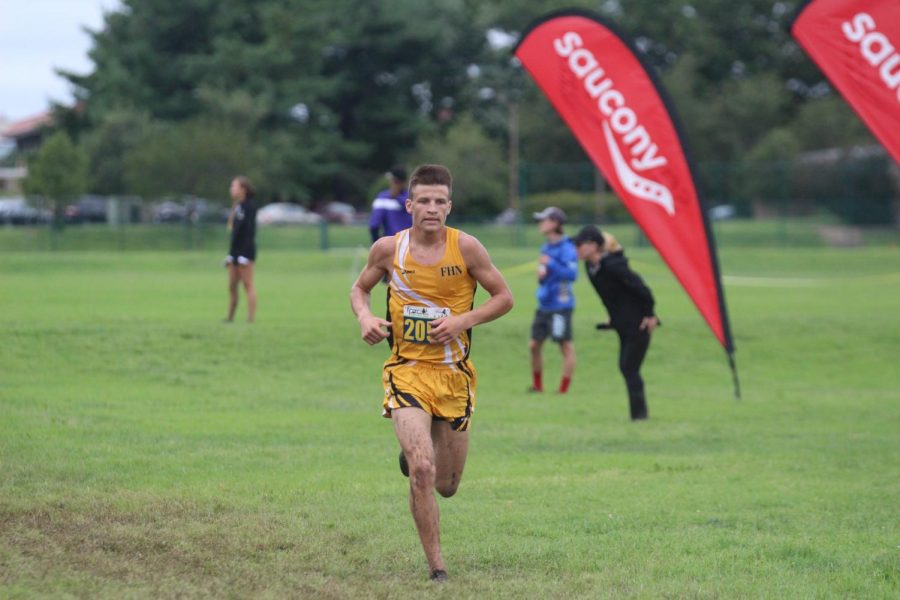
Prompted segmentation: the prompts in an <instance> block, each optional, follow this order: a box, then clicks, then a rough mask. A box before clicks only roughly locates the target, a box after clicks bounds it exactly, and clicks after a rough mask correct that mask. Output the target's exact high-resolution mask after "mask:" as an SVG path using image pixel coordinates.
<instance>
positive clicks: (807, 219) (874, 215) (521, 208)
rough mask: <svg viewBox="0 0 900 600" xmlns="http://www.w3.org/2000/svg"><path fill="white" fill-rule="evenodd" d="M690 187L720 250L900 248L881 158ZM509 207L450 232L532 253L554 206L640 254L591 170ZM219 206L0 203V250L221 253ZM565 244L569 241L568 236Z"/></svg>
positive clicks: (812, 158) (869, 154) (344, 241)
mask: <svg viewBox="0 0 900 600" xmlns="http://www.w3.org/2000/svg"><path fill="white" fill-rule="evenodd" d="M697 173H698V177H699V187H700V189H701V190H702V193H703V196H704V198H705V199H706V208H707V210H708V211H710V212H709V215H710V217H711V222H712V223H713V228H714V233H715V235H716V238H717V242H718V244H719V245H720V246H729V245H740V246H766V245H768V246H817V245H818V246H822V245H832V246H857V245H862V244H894V245H896V244H897V243H898V242H900V227H898V222H900V220H898V216H900V169H898V168H897V165H896V164H894V163H893V162H892V161H891V160H890V158H889V157H888V156H887V155H886V154H885V153H884V152H883V151H881V150H880V149H876V150H872V149H853V150H847V151H824V152H819V153H809V154H806V155H802V156H801V157H799V158H798V159H796V160H793V161H780V162H759V163H752V162H741V163H735V162H705V163H700V164H699V165H698V167H697ZM519 182H520V183H519V185H520V188H519V189H520V193H519V197H518V198H517V202H518V206H515V207H510V210H507V211H504V212H503V213H502V214H501V215H498V217H497V218H496V219H493V220H490V221H487V222H485V221H482V222H471V221H469V222H463V221H457V220H456V218H455V215H453V214H451V217H450V220H449V224H451V225H453V226H456V227H461V228H463V229H465V230H466V231H470V232H471V233H473V234H476V235H478V236H479V238H480V239H482V241H483V242H484V243H485V244H486V245H494V246H501V247H527V246H533V245H536V244H539V243H540V241H541V237H540V235H539V234H538V233H537V231H536V228H535V227H534V226H533V221H532V219H531V218H530V217H531V213H532V212H534V211H537V210H540V209H542V208H544V207H546V206H559V207H561V208H563V209H564V210H565V211H566V212H567V213H568V215H569V217H570V227H569V229H570V230H573V229H574V228H575V227H577V226H578V225H581V224H586V223H595V224H599V225H601V226H603V227H609V228H613V229H614V230H615V231H616V233H617V234H618V235H619V236H620V238H622V240H623V241H624V242H627V243H629V244H630V245H643V244H646V241H645V240H644V238H643V236H642V235H641V233H640V231H639V230H638V228H637V227H635V226H634V224H633V221H632V220H631V217H630V215H629V214H628V212H627V211H626V210H625V208H624V206H623V205H622V203H621V202H620V201H619V200H618V199H617V198H616V197H615V195H614V194H613V193H612V192H611V191H610V189H609V188H608V186H607V185H606V183H605V181H604V180H603V178H602V177H601V175H600V174H599V173H598V172H597V170H596V169H595V168H594V167H593V165H591V164H589V163H523V164H520V168H519ZM226 215H227V207H226V206H225V205H224V204H218V203H214V202H209V201H205V200H200V199H189V200H187V201H183V202H162V203H159V202H155V203H149V202H142V201H141V200H140V199H138V198H130V197H129V198H104V197H92V196H88V197H85V198H82V199H81V200H79V201H78V202H77V203H74V204H71V205H67V206H66V207H54V206H52V205H50V204H49V203H48V202H45V201H43V200H42V199H40V198H29V199H28V200H27V201H26V200H24V199H21V198H19V199H10V198H6V199H2V198H0V251H54V250H55V251H79V250H97V251H117V252H123V251H141V250H168V251H175V250H195V251H213V250H218V251H221V252H222V253H223V254H224V253H225V252H226V251H227V249H228V231H227V230H226V227H225V219H226ZM354 223H355V224H351V225H343V224H336V223H329V222H328V221H327V220H322V221H321V222H320V223H312V224H307V225H291V226H269V227H263V226H261V227H260V228H259V231H258V239H259V244H260V247H261V248H264V249H284V250H303V251H311V250H329V249H332V248H359V247H364V248H367V247H368V246H369V244H370V239H369V232H368V229H367V227H366V225H365V215H364V214H360V215H358V218H357V219H356V220H355V221H354ZM570 233H574V231H570Z"/></svg>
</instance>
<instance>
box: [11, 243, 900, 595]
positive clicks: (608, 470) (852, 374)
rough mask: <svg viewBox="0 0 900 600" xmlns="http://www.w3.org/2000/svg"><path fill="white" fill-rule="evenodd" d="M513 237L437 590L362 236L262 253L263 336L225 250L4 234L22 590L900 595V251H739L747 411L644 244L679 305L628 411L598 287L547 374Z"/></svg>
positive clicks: (737, 321)
mask: <svg viewBox="0 0 900 600" xmlns="http://www.w3.org/2000/svg"><path fill="white" fill-rule="evenodd" d="M624 237H625V236H624V235H623V238H624ZM489 249H490V250H491V252H492V254H493V256H494V258H495V261H496V262H497V264H498V266H499V267H500V268H501V270H503V272H504V273H505V274H506V275H507V277H508V279H509V281H510V283H511V285H512V287H513V291H514V293H515V296H516V299H517V305H516V307H515V308H514V309H513V312H512V313H510V314H509V315H508V316H506V317H504V318H502V319H501V320H498V321H496V322H493V323H491V324H488V325H485V326H482V327H480V328H479V329H477V330H476V331H475V335H474V350H473V358H474V362H475V364H476V365H477V367H478V369H479V380H480V381H479V385H480V388H479V401H478V407H477V411H476V414H475V418H474V421H473V429H472V447H471V453H470V458H469V463H468V466H467V469H466V474H465V477H464V478H463V483H462V486H461V488H460V491H459V493H458V494H457V495H456V496H455V497H454V498H452V499H446V500H445V499H441V500H440V506H441V510H442V527H443V531H442V534H443V535H442V539H443V544H444V554H445V558H446V560H447V563H448V567H449V570H450V573H451V582H450V583H449V584H448V585H447V586H445V587H443V588H440V589H435V588H434V586H431V585H429V584H428V582H427V581H426V568H425V563H424V558H423V556H422V551H421V548H420V546H419V542H418V539H417V537H416V534H415V529H414V527H413V524H412V520H411V518H410V516H409V512H408V508H407V504H406V484H407V482H406V480H405V479H403V477H402V476H401V475H400V474H399V473H398V470H397V467H396V454H397V444H396V441H395V440H394V436H393V433H392V430H391V428H390V425H389V423H388V422H387V421H386V420H384V419H382V418H381V417H380V401H381V396H382V391H381V388H380V378H379V372H380V365H381V363H382V361H383V360H384V358H386V352H385V348H384V347H379V348H370V347H368V346H367V345H365V344H364V343H363V342H362V341H360V340H359V331H358V327H357V325H356V323H355V320H354V319H353V317H352V316H351V314H350V310H349V307H348V300H347V293H348V290H349V286H350V283H351V281H352V279H353V276H354V274H355V273H354V271H355V270H356V269H358V268H359V267H360V266H361V264H362V260H363V256H362V255H361V254H360V253H359V252H357V251H352V250H341V251H333V252H328V253H321V252H306V253H304V252H296V251H290V250H272V249H267V248H266V247H265V246H263V251H262V252H261V254H260V262H259V265H258V268H257V282H258V289H259V297H260V308H259V313H258V323H256V324H255V325H252V326H250V325H247V324H246V323H244V322H243V317H244V311H243V309H244V306H243V305H242V306H241V307H239V311H238V315H239V321H238V322H237V323H235V324H232V325H224V324H222V323H220V319H221V317H222V316H223V311H224V308H225V300H226V297H225V296H226V294H225V273H224V271H223V270H222V269H221V268H220V267H218V264H219V259H220V258H221V257H220V254H221V252H220V251H218V250H210V251H204V252H193V253H190V252H174V251H173V252H165V251H156V252H130V253H116V252H90V251H84V252H78V253H49V252H48V253H6V254H5V255H4V259H3V261H2V262H0V282H2V285H0V307H2V308H3V310H2V311H0V349H2V350H0V597H4V598H33V597H85V598H87V597H90V598H123V597H138V598H145V597H152V598H175V597H178V598H184V597H241V598H247V597H253V598H284V597H309V598H419V597H423V596H427V597H432V596H433V597H446V598H450V597H453V598H598V597H612V598H660V597H669V598H684V597H693V598H746V597H756V598H812V597H814V598H820V597H834V598H847V597H850V598H896V597H898V595H900V576H898V573H900V519H898V517H900V510H898V506H900V436H898V432H900V378H898V375H897V367H896V364H897V357H898V351H900V314H898V311H897V308H898V304H897V298H898V295H900V250H898V249H897V248H896V247H880V248H865V249H856V250H849V251H840V250H833V249H826V248H810V249H792V250H779V249H765V248H760V249H747V248H726V249H724V250H723V251H722V256H721V258H722V265H723V271H724V273H725V275H726V288H727V297H728V302H729V305H730V309H731V316H732V322H733V328H734V331H735V338H736V344H737V348H738V353H737V360H738V365H739V369H740V375H741V383H742V387H743V392H744V398H743V400H742V401H740V402H737V401H735V400H734V399H733V397H732V387H731V378H730V374H729V371H728V368H727V364H726V361H725V359H724V354H723V352H722V350H721V348H719V347H718V345H717V344H716V342H715V341H714V338H713V337H712V335H711V334H710V333H709V330H708V329H707V328H706V326H705V324H704V323H703V322H702V321H701V319H700V317H699V316H698V313H697V312H696V310H695V309H694V308H693V307H692V305H690V303H689V301H688V300H687V298H686V296H685V294H684V293H683V292H682V291H681V289H680V288H679V287H678V286H677V284H676V283H675V281H674V279H673V278H672V277H671V275H669V274H668V272H667V271H666V269H665V267H664V266H663V265H662V263H661V261H660V260H659V259H658V257H657V256H656V254H655V253H654V252H652V251H651V250H648V249H645V248H632V249H631V252H630V254H631V256H632V257H633V262H634V264H635V265H636V266H637V269H638V270H639V271H640V272H641V273H642V274H643V275H644V276H645V279H647V280H648V282H649V283H650V284H651V286H652V287H653V289H654V292H655V293H656V296H657V298H658V310H659V314H660V315H661V317H662V319H663V320H664V322H665V325H664V327H663V328H662V329H660V330H659V331H658V333H657V334H656V336H655V338H654V341H653V344H652V346H651V349H650V354H649V356H648V359H647V362H646V365H645V369H644V375H645V378H646V380H647V382H648V383H647V386H648V399H649V404H650V410H651V420H650V421H648V422H646V423H639V424H632V423H630V422H629V421H628V418H627V401H626V398H625V392H624V385H623V383H622V380H621V377H620V375H619V374H618V372H617V371H616V367H615V362H616V359H615V352H616V343H615V341H614V337H613V336H611V335H609V334H608V333H603V332H596V331H594V330H593V329H592V325H593V324H594V323H595V322H597V321H598V320H600V319H601V318H603V316H604V315H603V312H602V310H601V308H600V304H599V301H598V300H597V299H596V297H595V296H594V295H593V293H592V292H591V291H590V290H589V286H588V284H587V282H586V281H585V280H584V279H583V278H582V279H581V280H580V281H579V282H578V284H577V287H576V292H577V294H578V299H579V303H580V304H579V308H578V310H577V311H576V315H575V331H576V347H577V351H578V359H579V367H578V370H577V372H576V375H575V379H574V383H573V386H572V390H571V393H570V394H569V395H568V396H557V395H554V394H552V393H548V394H544V395H528V394H524V393H523V390H524V388H525V387H526V386H527V385H528V383H529V374H528V370H529V369H528V365H527V361H528V357H527V347H526V346H527V339H528V331H529V324H530V321H531V317H532V311H533V308H534V300H533V292H534V281H533V272H534V267H533V262H534V259H535V249H534V248H529V249H509V248H501V247H499V246H498V247H495V246H492V245H490V244H489ZM376 302H377V303H378V305H379V306H380V305H381V302H382V301H381V300H380V299H379V300H377V301H376ZM547 351H548V352H547V353H546V362H547V373H546V376H545V377H546V379H547V380H549V382H551V383H553V382H554V381H555V379H556V377H557V376H558V373H559V357H558V353H557V352H555V349H554V348H552V347H548V348H547Z"/></svg>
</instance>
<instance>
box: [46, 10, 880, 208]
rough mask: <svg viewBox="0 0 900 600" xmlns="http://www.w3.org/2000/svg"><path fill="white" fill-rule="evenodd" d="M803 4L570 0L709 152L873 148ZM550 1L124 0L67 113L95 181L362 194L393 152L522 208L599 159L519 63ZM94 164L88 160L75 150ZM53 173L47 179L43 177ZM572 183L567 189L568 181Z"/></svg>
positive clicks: (707, 157)
mask: <svg viewBox="0 0 900 600" xmlns="http://www.w3.org/2000/svg"><path fill="white" fill-rule="evenodd" d="M799 4H800V2H796V1H795V2H772V1H771V0H745V1H743V2H739V3H735V2H731V1H729V0H688V1H682V0H630V1H625V0H604V1H593V2H586V1H580V2H579V1H577V0H573V1H569V2H566V3H565V5H566V6H572V7H577V8H583V9H589V10H592V11H595V12H597V13H598V14H600V15H603V16H605V17H606V18H608V19H611V20H613V21H614V22H615V23H616V24H617V25H618V26H619V28H620V29H621V30H623V31H624V32H626V33H628V34H630V35H631V36H632V37H633V38H634V39H635V42H636V45H637V47H638V49H639V50H640V51H641V52H642V53H643V55H644V57H645V58H646V59H647V60H648V61H649V62H650V64H651V65H652V66H653V68H655V69H656V71H657V73H658V74H659V75H660V76H661V79H662V81H663V84H664V85H665V86H666V88H667V91H668V93H669V95H670V97H671V98H672V100H673V103H674V104H675V106H676V109H677V111H678V112H679V114H680V116H681V121H682V122H683V124H684V128H685V131H686V135H687V138H688V140H687V141H688V144H689V147H690V148H691V150H692V153H693V155H694V157H695V158H696V159H698V160H699V161H701V162H702V161H726V162H727V161H773V160H783V159H789V158H792V157H794V156H796V155H797V154H798V153H800V152H803V151H806V150H812V149H818V148H829V147H839V146H848V145H853V144H870V143H874V141H873V139H872V138H871V136H870V134H869V133H868V132H867V130H866V129H865V127H864V126H863V125H862V123H861V122H860V121H859V119H857V118H856V116H855V115H854V114H853V113H852V111H851V110H850V109H849V108H848V107H847V106H846V104H845V103H844V102H843V100H842V99H840V98H839V97H838V96H837V95H836V94H835V93H833V92H832V90H831V88H830V87H829V86H828V84H827V83H826V82H825V80H824V77H823V75H822V74H821V73H820V72H819V71H818V70H817V68H816V67H815V66H814V65H813V64H812V63H811V62H810V61H809V60H808V59H807V58H806V56H805V55H804V54H803V53H802V51H801V50H800V48H799V47H798V46H797V45H796V44H795V43H794V42H793V41H792V40H791V39H790V35H789V33H788V23H789V21H790V18H791V17H792V15H793V14H794V12H795V11H796V10H797V9H798V5H799ZM559 7H560V5H559V3H557V2H550V1H547V0H442V1H440V2H438V1H422V0H376V1H373V0H327V1H326V0H123V1H122V3H121V7H120V8H119V9H117V10H116V11H114V12H111V13H109V14H107V15H106V16H105V20H104V24H103V27H102V28H101V29H99V30H97V31H93V32H91V36H92V40H93V43H92V48H91V50H90V58H91V60H92V61H93V65H94V67H93V70H92V71H91V72H89V73H87V74H75V73H66V72H62V73H61V75H62V76H63V77H65V78H67V79H68V80H69V81H70V82H71V83H72V84H73V86H74V90H75V98H76V100H77V103H76V105H75V106H74V107H61V106H60V107H56V111H57V117H58V118H57V123H58V125H59V127H60V128H61V129H62V130H64V131H65V133H66V135H67V136H69V137H70V138H71V139H72V140H74V144H75V146H74V148H75V151H76V152H78V153H81V154H82V155H83V157H84V162H85V164H86V171H85V179H84V181H85V185H86V186H87V187H88V188H89V190H90V191H91V192H92V193H97V194H113V195H121V194H129V195H139V196H143V197H147V198H156V197H162V196H167V195H169V196H172V195H174V196H177V195H193V196H200V197H206V198H224V196H225V190H226V189H227V182H228V179H229V178H230V177H231V176H233V175H234V174H235V173H244V174H247V175H249V176H250V177H251V178H253V179H254V180H255V181H257V182H258V185H259V188H260V190H261V195H262V197H263V199H264V200H276V199H278V200H291V201H298V202H301V203H304V204H309V203H312V202H315V201H320V200H325V199H337V200H345V201H349V202H351V203H354V204H356V205H357V206H360V207H362V206H364V205H365V204H367V202H368V199H369V198H370V197H371V196H372V193H373V191H374V190H375V189H376V188H377V187H378V186H380V185H381V183H382V179H381V173H383V172H384V171H385V170H387V169H388V168H389V167H390V166H391V165H393V164H397V163H407V164H409V165H412V164H414V163H416V162H420V161H422V160H428V161H433V162H443V163H445V164H447V165H448V166H450V167H451V168H452V169H453V170H454V173H455V175H456V178H457V185H456V192H457V193H456V194H455V198H456V199H457V202H455V204H456V210H457V211H458V212H461V213H463V214H464V215H470V216H483V215H489V214H496V213H497V212H499V211H500V210H502V209H503V208H504V207H505V206H506V205H507V196H508V188H507V182H508V178H509V169H508V161H509V158H510V153H511V151H512V145H511V144H510V141H511V137H510V136H511V135H514V138H513V140H514V142H515V150H516V151H517V153H518V158H519V159H520V160H522V161H525V162H528V163H575V162H584V161H587V159H586V157H585V155H584V154H583V152H582V151H581V149H580V147H579V146H578V145H577V143H576V142H575V141H574V139H573V138H572V136H571V134H570V133H569V131H568V130H567V128H566V127H565V125H564V124H563V123H562V121H561V120H560V119H559V118H558V117H557V116H556V114H555V113H554V111H553V109H552V107H551V106H550V105H549V104H548V103H547V101H546V100H545V99H544V98H543V96H542V95H541V93H540V91H539V90H538V89H537V88H536V86H535V85H534V84H533V83H532V82H531V81H530V79H529V78H528V77H527V75H526V74H525V73H524V72H523V71H522V68H521V66H520V65H518V64H517V62H516V61H515V60H514V59H513V58H512V55H511V44H512V43H514V42H515V41H516V40H517V39H518V36H519V35H520V33H521V32H522V31H523V30H525V28H526V27H527V26H528V25H529V23H530V22H531V21H532V20H533V19H535V18H537V17H539V16H541V15H543V14H545V13H547V12H549V11H551V10H555V9H558V8H559ZM76 162H77V161H76ZM35 184H36V187H40V186H39V185H38V182H37V180H35ZM561 187H565V185H564V182H562V183H561Z"/></svg>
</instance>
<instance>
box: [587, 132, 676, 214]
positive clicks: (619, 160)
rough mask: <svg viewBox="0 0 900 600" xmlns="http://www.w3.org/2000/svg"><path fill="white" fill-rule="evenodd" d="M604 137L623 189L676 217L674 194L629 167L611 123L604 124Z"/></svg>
mask: <svg viewBox="0 0 900 600" xmlns="http://www.w3.org/2000/svg"><path fill="white" fill-rule="evenodd" d="M603 135H604V136H605V137H606V146H607V148H609V154H610V156H612V159H613V165H614V166H615V168H616V176H617V177H618V178H619V181H620V182H621V183H622V187H624V188H625V189H626V190H628V192H629V193H630V194H631V195H632V196H634V197H635V198H640V199H641V200H647V201H649V202H655V203H656V204H659V205H660V206H662V207H663V208H664V209H666V212H667V213H669V214H670V215H674V214H675V203H674V202H673V200H672V192H670V191H669V188H667V187H666V186H664V185H662V184H661V183H657V182H655V181H653V180H650V179H647V178H646V177H641V176H640V175H638V174H637V173H635V172H634V171H632V170H631V169H630V168H629V167H628V163H627V162H625V158H624V157H623V156H622V152H621V151H620V150H619V145H618V144H617V143H616V138H615V137H613V134H612V130H611V129H610V127H609V123H607V122H606V121H604V122H603Z"/></svg>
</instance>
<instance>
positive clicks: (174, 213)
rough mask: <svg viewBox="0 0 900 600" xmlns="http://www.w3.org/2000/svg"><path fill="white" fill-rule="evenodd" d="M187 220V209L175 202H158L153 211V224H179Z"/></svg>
mask: <svg viewBox="0 0 900 600" xmlns="http://www.w3.org/2000/svg"><path fill="white" fill-rule="evenodd" d="M186 218H187V208H185V207H184V206H183V205H181V204H178V203H177V202H172V201H170V200H167V201H165V202H160V203H159V204H158V205H156V206H155V207H154V209H153V222H154V223H181V222H182V221H184V220H185V219H186Z"/></svg>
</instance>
